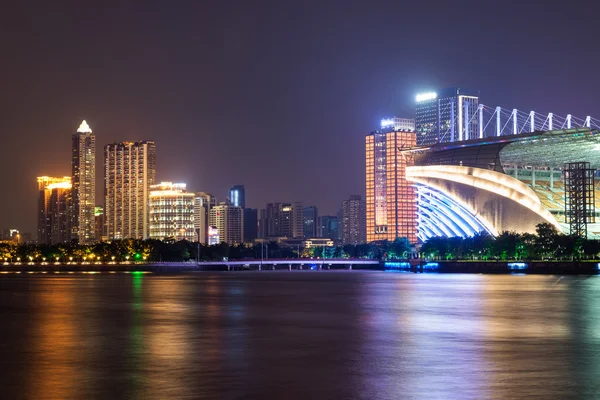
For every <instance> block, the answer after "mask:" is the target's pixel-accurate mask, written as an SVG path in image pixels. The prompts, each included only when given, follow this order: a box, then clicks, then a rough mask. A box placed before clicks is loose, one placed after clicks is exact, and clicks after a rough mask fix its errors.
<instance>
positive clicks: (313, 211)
mask: <svg viewBox="0 0 600 400" xmlns="http://www.w3.org/2000/svg"><path fill="white" fill-rule="evenodd" d="M303 214H304V215H303V218H304V237H305V238H316V237H317V231H318V229H317V228H318V223H319V221H318V218H319V215H318V214H319V213H318V211H317V206H306V207H304V211H303Z"/></svg>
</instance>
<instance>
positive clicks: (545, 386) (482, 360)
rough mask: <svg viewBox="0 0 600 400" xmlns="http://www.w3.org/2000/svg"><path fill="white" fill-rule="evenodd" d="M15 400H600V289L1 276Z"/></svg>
mask: <svg viewBox="0 0 600 400" xmlns="http://www.w3.org/2000/svg"><path fill="white" fill-rule="evenodd" d="M0 321H1V324H0V398H2V399H36V400H37V399H121V398H126V399H128V398H131V399H169V400H175V399H261V400H264V399H309V400H315V399H368V400H374V399H509V398H510V399H512V398H527V399H530V398H540V399H567V398H569V399H570V398H597V397H600V277H590V278H586V277H564V278H560V277H556V276H511V275H504V276H494V275H436V274H431V275H428V274H423V275H421V274H419V275H415V274H395V273H384V272H359V271H352V272H350V271H337V272H325V271H323V272H308V271H304V272H302V271H298V272H288V271H281V272H260V273H259V272H235V273H189V274H182V275H171V276H169V275H156V274H150V275H129V274H116V275H1V276H0Z"/></svg>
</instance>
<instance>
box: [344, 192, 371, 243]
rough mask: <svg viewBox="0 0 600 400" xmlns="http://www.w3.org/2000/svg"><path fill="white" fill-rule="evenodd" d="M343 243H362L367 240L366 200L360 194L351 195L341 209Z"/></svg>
mask: <svg viewBox="0 0 600 400" xmlns="http://www.w3.org/2000/svg"><path fill="white" fill-rule="evenodd" d="M340 225H341V231H342V232H341V235H340V236H341V237H340V239H341V240H342V244H362V243H365V241H366V226H365V225H366V210H365V201H364V200H362V199H361V197H360V196H359V195H353V196H350V199H349V200H344V201H343V202H342V208H341V209H340Z"/></svg>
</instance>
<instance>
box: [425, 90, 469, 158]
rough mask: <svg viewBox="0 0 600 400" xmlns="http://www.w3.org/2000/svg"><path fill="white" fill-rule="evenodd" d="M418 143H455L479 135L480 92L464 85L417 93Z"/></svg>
mask: <svg viewBox="0 0 600 400" xmlns="http://www.w3.org/2000/svg"><path fill="white" fill-rule="evenodd" d="M415 100H416V118H415V128H416V131H417V145H419V146H430V145H433V144H436V143H445V142H455V141H461V140H468V139H475V138H477V137H479V119H478V117H477V109H478V107H479V93H478V92H477V91H473V90H467V89H462V88H451V89H444V90H442V91H440V92H438V93H435V92H430V93H421V94H418V95H417V96H416V99H415Z"/></svg>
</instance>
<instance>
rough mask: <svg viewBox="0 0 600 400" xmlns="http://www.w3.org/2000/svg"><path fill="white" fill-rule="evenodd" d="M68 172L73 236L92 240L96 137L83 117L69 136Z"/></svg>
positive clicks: (93, 233) (83, 241) (94, 232)
mask: <svg viewBox="0 0 600 400" xmlns="http://www.w3.org/2000/svg"><path fill="white" fill-rule="evenodd" d="M71 171H72V172H71V182H72V185H73V188H72V202H73V204H72V207H73V212H72V214H71V222H70V225H71V229H72V236H74V237H75V238H76V239H77V240H78V241H79V243H93V242H94V240H95V239H96V231H95V229H94V208H95V207H96V136H95V135H94V134H93V133H92V130H91V129H90V127H89V125H88V124H87V122H85V120H84V121H83V122H82V123H81V125H79V128H78V129H77V132H75V133H74V134H73V135H72V146H71Z"/></svg>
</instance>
